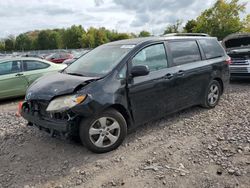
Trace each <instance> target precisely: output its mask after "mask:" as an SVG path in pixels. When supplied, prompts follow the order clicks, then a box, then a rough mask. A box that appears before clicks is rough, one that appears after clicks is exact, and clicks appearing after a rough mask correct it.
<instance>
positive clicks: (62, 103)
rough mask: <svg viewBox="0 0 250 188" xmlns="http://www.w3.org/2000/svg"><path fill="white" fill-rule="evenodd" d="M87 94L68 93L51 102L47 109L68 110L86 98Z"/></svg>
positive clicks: (50, 110)
mask: <svg viewBox="0 0 250 188" xmlns="http://www.w3.org/2000/svg"><path fill="white" fill-rule="evenodd" d="M86 97H87V95H67V96H62V97H58V98H55V99H54V100H52V101H51V102H50V103H49V106H48V107H47V109H46V111H48V112H56V111H57V112H61V111H65V110H68V109H70V108H72V107H74V106H76V105H78V104H80V103H82V102H83V101H84V100H85V99H86Z"/></svg>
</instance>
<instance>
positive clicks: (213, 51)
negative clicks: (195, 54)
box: [199, 39, 225, 59]
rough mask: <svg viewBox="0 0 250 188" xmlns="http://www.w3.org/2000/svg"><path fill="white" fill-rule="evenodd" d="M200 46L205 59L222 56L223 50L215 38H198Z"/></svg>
mask: <svg viewBox="0 0 250 188" xmlns="http://www.w3.org/2000/svg"><path fill="white" fill-rule="evenodd" d="M199 42H200V44H201V47H202V49H203V51H204V53H205V56H206V58H207V59H213V58H217V57H222V56H224V55H225V52H224V50H223V48H222V46H221V45H220V44H219V43H218V41H217V40H216V39H200V40H199Z"/></svg>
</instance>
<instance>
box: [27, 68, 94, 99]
mask: <svg viewBox="0 0 250 188" xmlns="http://www.w3.org/2000/svg"><path fill="white" fill-rule="evenodd" d="M97 79H98V78H96V77H81V76H72V75H68V74H64V73H56V74H51V75H47V76H43V77H41V78H39V79H38V80H36V81H35V82H34V83H33V84H32V85H31V86H30V87H29V89H28V90H27V93H26V97H25V98H26V100H46V101H49V100H51V99H52V98H54V97H56V96H60V95H66V94H71V93H74V92H76V91H77V90H79V89H81V88H82V87H84V86H86V85H87V84H89V83H90V82H92V81H95V80H97Z"/></svg>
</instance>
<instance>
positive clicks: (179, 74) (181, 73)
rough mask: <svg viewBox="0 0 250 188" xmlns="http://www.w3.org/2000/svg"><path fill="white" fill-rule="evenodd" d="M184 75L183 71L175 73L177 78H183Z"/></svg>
mask: <svg viewBox="0 0 250 188" xmlns="http://www.w3.org/2000/svg"><path fill="white" fill-rule="evenodd" d="M184 73H185V71H183V70H180V71H178V72H177V76H183V75H184Z"/></svg>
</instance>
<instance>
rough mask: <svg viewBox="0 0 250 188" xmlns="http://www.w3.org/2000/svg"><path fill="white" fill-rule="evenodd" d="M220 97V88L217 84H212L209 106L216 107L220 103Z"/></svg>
mask: <svg viewBox="0 0 250 188" xmlns="http://www.w3.org/2000/svg"><path fill="white" fill-rule="evenodd" d="M219 95H220V90H219V87H218V86H217V85H216V84H212V85H211V86H210V89H209V93H208V102H209V104H210V105H214V104H215V103H216V102H217V101H218V99H219Z"/></svg>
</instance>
